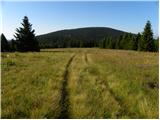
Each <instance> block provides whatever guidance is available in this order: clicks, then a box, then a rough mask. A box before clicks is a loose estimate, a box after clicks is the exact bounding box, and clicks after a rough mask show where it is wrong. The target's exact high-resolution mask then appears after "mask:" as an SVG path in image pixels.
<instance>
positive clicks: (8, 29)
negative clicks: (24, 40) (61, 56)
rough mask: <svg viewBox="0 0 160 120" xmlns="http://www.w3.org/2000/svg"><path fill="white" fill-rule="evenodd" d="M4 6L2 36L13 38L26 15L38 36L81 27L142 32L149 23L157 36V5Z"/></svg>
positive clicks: (113, 3) (77, 4)
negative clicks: (147, 22) (149, 22)
mask: <svg viewBox="0 0 160 120" xmlns="http://www.w3.org/2000/svg"><path fill="white" fill-rule="evenodd" d="M1 4H2V20H3V22H2V24H3V33H4V34H5V36H6V38H7V39H11V38H13V34H14V32H15V29H16V28H17V27H20V26H21V24H20V23H21V22H22V19H23V17H24V16H25V15H27V16H28V17H29V20H30V22H31V23H32V24H33V28H34V29H35V33H36V35H39V34H45V33H48V32H53V31H57V30H61V29H71V28H79V27H111V28H115V29H119V30H123V31H127V32H132V33H138V32H142V31H143V28H144V25H145V23H146V21H147V20H150V21H151V23H152V29H153V32H154V35H155V36H158V2H156V1H152V2H151V1H147V2H145V1H141V2H138V1H137V2H136V1H132V2H129V1H128V2H127V1H125V2H122V1H121V2H120V1H119V2H118V1H117V2H116V1H112V2H109V1H103V2H102V1H101V2H93V1H92V2H84V1H81V2H73V1H72V2H71V1H70V2H69V1H68V2H64V1H60V2H56V1H54V2H53V1H50V2H49V1H48V2H44V1H43V2H42V1H41V2H40V1H39V2H31V1H30V2H9V1H8V2H7V1H5V2H4V1H3V2H1Z"/></svg>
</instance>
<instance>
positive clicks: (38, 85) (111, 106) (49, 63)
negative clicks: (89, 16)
mask: <svg viewBox="0 0 160 120" xmlns="http://www.w3.org/2000/svg"><path fill="white" fill-rule="evenodd" d="M1 66H2V81H1V82H2V89H1V90H2V118H61V119H63V118H74V119H77V118H81V119H83V118H85V119H87V118H90V119H91V118H97V119H99V118H110V119H113V118H114V119H116V118H121V119H122V118H158V116H159V115H158V93H159V88H158V84H159V81H158V66H159V63H158V53H147V52H135V51H123V50H106V49H87V48H85V49H83V48H81V49H78V48H73V49H70V48H68V49H67V48H66V49H49V51H47V50H45V52H44V51H43V52H40V53H6V54H2V64H1ZM155 86H156V87H155Z"/></svg>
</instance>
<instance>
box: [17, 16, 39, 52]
mask: <svg viewBox="0 0 160 120" xmlns="http://www.w3.org/2000/svg"><path fill="white" fill-rule="evenodd" d="M16 32H17V33H15V35H14V36H15V38H16V42H17V49H18V51H21V52H26V51H40V49H39V45H38V41H37V40H36V38H35V34H34V32H35V30H32V25H31V24H30V23H29V20H28V17H27V16H24V19H23V23H22V27H20V28H19V29H18V28H17V29H16Z"/></svg>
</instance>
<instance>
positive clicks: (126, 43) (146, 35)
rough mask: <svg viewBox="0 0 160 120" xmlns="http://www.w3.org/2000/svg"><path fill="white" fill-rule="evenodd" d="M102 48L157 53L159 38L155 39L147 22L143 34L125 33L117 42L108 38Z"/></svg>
mask: <svg viewBox="0 0 160 120" xmlns="http://www.w3.org/2000/svg"><path fill="white" fill-rule="evenodd" d="M100 48H108V49H124V50H137V51H150V52H156V51H158V49H159V38H157V39H154V38H153V32H152V29H151V23H150V21H147V23H146V25H145V27H144V31H143V32H142V33H138V34H137V35H133V34H131V33H125V34H124V35H121V36H120V37H119V38H118V39H117V40H116V41H114V40H113V39H112V38H111V37H106V38H104V39H103V40H102V41H101V43H100Z"/></svg>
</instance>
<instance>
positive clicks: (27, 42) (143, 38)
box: [1, 16, 159, 52]
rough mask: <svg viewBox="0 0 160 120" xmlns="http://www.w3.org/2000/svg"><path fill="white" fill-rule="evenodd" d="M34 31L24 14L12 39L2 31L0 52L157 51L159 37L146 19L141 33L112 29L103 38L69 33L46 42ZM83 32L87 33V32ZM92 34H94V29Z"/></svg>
mask: <svg viewBox="0 0 160 120" xmlns="http://www.w3.org/2000/svg"><path fill="white" fill-rule="evenodd" d="M34 32H35V30H34V29H33V30H32V24H30V23H29V20H28V17H27V16H25V17H24V19H23V23H22V27H20V28H17V29H16V33H15V35H14V37H15V40H14V39H12V40H10V41H7V39H6V37H5V35H4V34H3V33H2V34H1V52H15V51H19V52H27V51H32V52H34V51H35V52H39V51H40V49H42V48H43V49H44V48H86V47H87V48H92V47H99V48H105V49H123V50H136V51H149V52H158V51H159V38H157V39H154V38H153V32H152V28H151V23H150V21H147V23H146V25H145V27H144V31H143V32H142V33H138V34H132V33H127V32H121V34H118V33H116V34H118V35H117V36H114V31H113V30H112V35H110V36H109V35H108V36H104V37H103V38H100V37H97V38H96V39H94V38H93V39H92V35H90V36H89V39H87V38H85V40H81V38H80V37H79V39H75V37H72V36H71V35H59V36H60V37H54V38H53V39H52V40H51V41H49V42H48V41H40V40H38V39H39V38H40V37H41V36H39V38H38V37H36V36H35V34H34ZM110 32H111V31H110ZM119 33H120V32H119ZM122 33H123V34H122ZM85 34H87V32H86V33H85ZM94 34H96V31H94ZM80 36H81V35H80ZM82 37H83V36H82ZM46 39H47V38H46Z"/></svg>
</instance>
